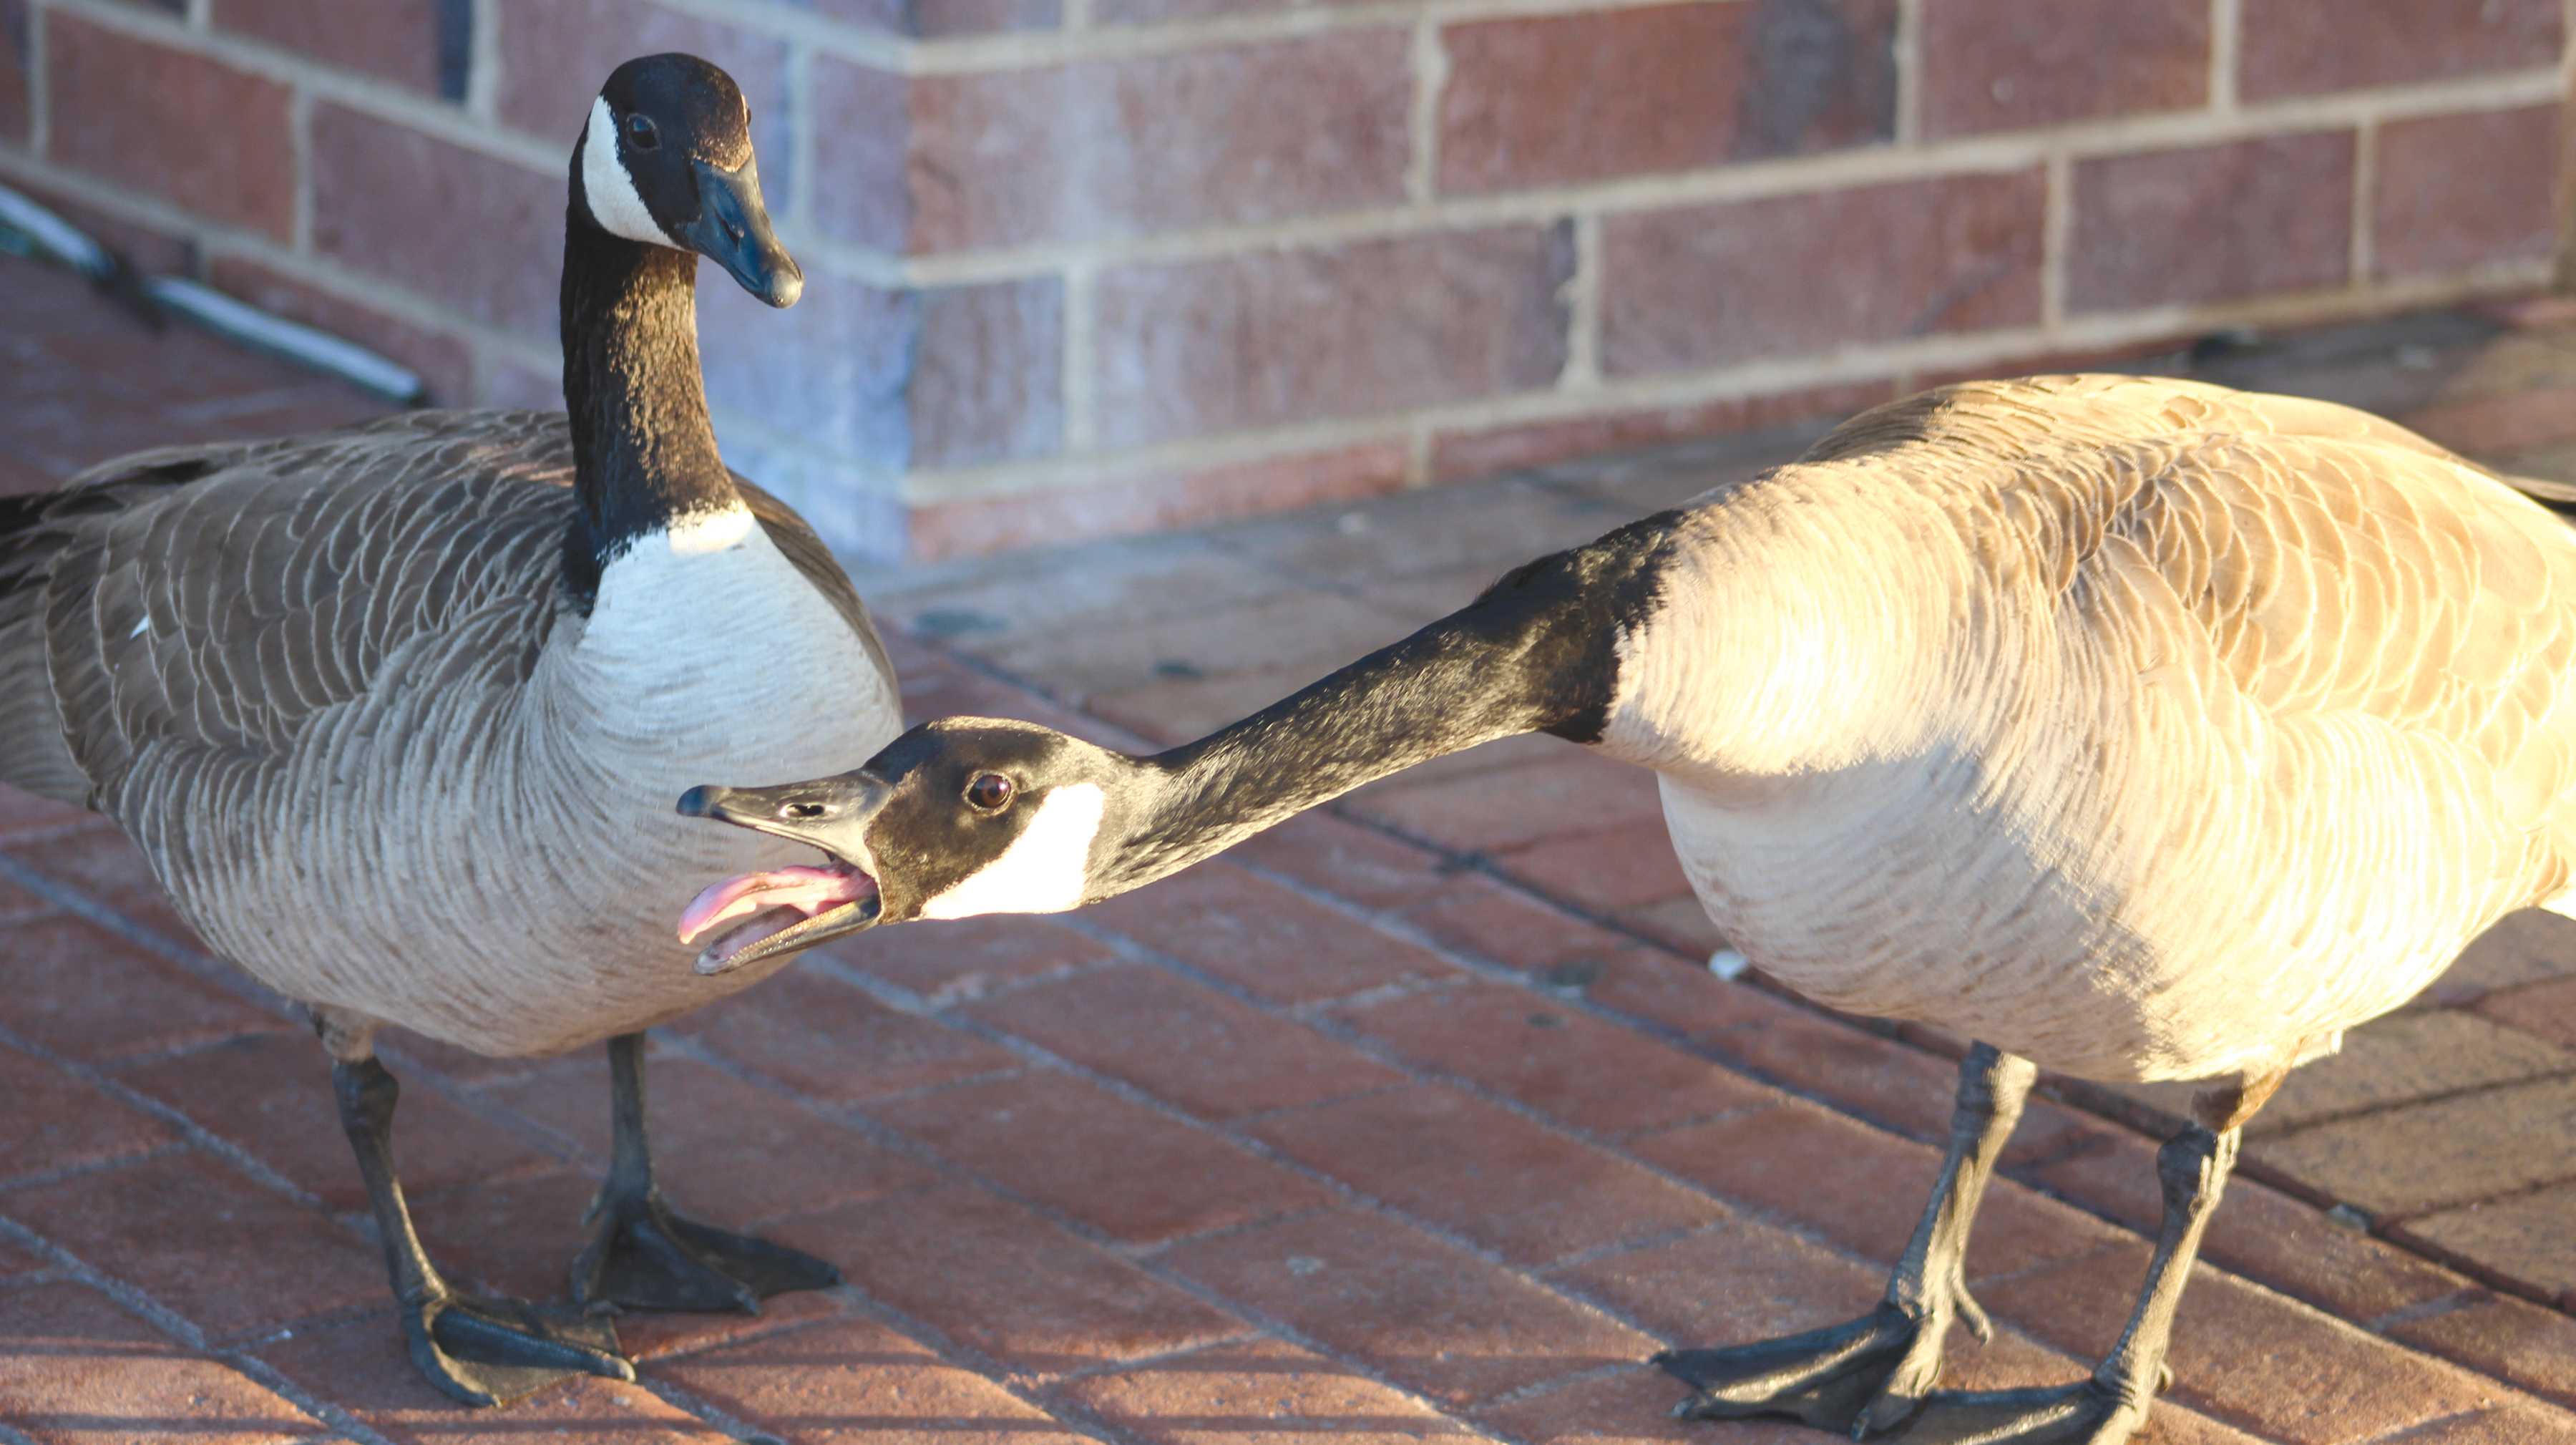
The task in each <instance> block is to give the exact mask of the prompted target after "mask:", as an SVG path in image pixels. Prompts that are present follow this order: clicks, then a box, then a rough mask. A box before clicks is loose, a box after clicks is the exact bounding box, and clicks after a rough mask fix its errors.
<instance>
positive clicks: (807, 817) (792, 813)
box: [779, 803, 823, 822]
mask: <svg viewBox="0 0 2576 1445" xmlns="http://www.w3.org/2000/svg"><path fill="white" fill-rule="evenodd" d="M779 811H780V812H781V813H782V814H783V815H784V816H786V817H790V818H794V819H796V820H797V821H799V822H811V821H813V820H814V819H816V818H819V817H822V816H823V805H822V804H820V803H790V804H788V805H787V806H786V807H785V808H783V809H780V810H779Z"/></svg>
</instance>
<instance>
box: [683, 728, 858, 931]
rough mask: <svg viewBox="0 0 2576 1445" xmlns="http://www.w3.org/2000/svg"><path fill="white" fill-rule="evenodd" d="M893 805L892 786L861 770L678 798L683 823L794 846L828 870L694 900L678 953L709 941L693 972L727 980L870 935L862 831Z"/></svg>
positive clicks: (713, 788) (736, 881)
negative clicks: (814, 852) (846, 937)
mask: <svg viewBox="0 0 2576 1445" xmlns="http://www.w3.org/2000/svg"><path fill="white" fill-rule="evenodd" d="M893 796H894V788H893V786H892V785H891V784H888V783H887V782H885V781H884V780H883V779H881V778H878V777H876V776H875V775H874V774H871V773H869V772H867V771H865V770H860V771H856V772H848V773H841V774H838V775H836V776H833V777H828V778H815V779H811V780H809V781H806V782H801V783H786V784H782V785H781V786H778V787H774V788H728V787H722V786H719V785H716V784H702V785H700V786H698V787H694V788H691V789H689V790H688V791H687V792H685V793H682V794H681V795H680V805H679V807H680V814H681V816H683V817H689V818H713V819H715V820H717V821H718V822H723V823H731V824H733V825H734V826H735V827H737V828H749V829H751V830H752V831H753V832H756V833H767V834H769V835H770V836H771V837H774V838H785V839H787V840H788V841H790V842H795V843H803V844H806V845H808V846H810V847H815V848H820V849H822V850H823V851H824V852H825V853H826V854H828V855H830V857H831V859H832V863H831V866H829V867H827V868H819V869H818V868H810V867H798V868H782V869H775V870H771V871H769V872H763V873H750V874H745V875H743V876H741V877H739V878H729V879H726V880H725V881H723V882H721V883H717V884H714V885H712V886H710V887H708V888H707V889H706V890H705V891H704V892H702V893H700V894H699V895H698V896H697V898H696V899H695V900H694V901H692V902H691V903H690V904H689V907H688V911H687V912H686V913H685V914H683V915H682V916H681V919H680V939H681V942H682V943H696V942H697V941H698V940H699V939H701V938H708V937H709V936H710V935H713V936H712V938H711V939H710V941H709V942H708V943H707V944H706V946H705V947H704V948H703V949H701V950H700V952H699V954H698V972H700V973H728V972H731V971H732V970H734V969H737V968H741V967H742V966H744V965H745V964H750V963H757V962H759V961H760V960H762V959H764V958H775V957H777V956H778V955H780V954H783V953H793V952H796V951H798V950H800V949H806V948H811V947H813V946H814V945H815V944H818V943H823V942H825V941H827V940H830V939H834V938H839V937H841V936H842V935H843V934H849V933H856V932H858V931H859V930H861V929H864V928H869V927H872V926H874V925H875V923H876V921H877V919H878V917H879V916H880V915H881V914H882V913H883V911H884V899H883V898H882V897H881V896H879V894H878V892H877V886H876V861H875V859H874V858H873V857H872V856H871V855H870V853H869V852H868V841H867V832H868V825H869V824H870V823H871V822H873V821H874V820H875V818H876V815H877V813H878V812H879V811H880V810H881V809H883V808H884V807H885V804H886V801H887V800H888V799H889V798H891V797H893ZM738 919H740V920H745V921H742V922H739V923H737V922H735V920H738ZM727 924H732V925H733V926H731V927H725V925H727ZM719 930H721V931H719Z"/></svg>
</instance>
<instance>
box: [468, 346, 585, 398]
mask: <svg viewBox="0 0 2576 1445" xmlns="http://www.w3.org/2000/svg"><path fill="white" fill-rule="evenodd" d="M474 404H475V405H476V406H488V407H497V408H499V409H501V410H503V411H515V410H523V409H530V408H533V409H535V410H537V411H561V410H562V409H563V404H564V396H563V372H562V370H561V369H560V368H557V367H531V366H525V365H522V364H521V363H519V362H517V361H515V360H513V359H511V358H510V357H507V356H502V355H498V354H495V353H492V352H486V353H484V356H483V364H482V365H481V366H479V367H477V368H475V374H474Z"/></svg>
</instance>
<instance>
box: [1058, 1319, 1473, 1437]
mask: <svg viewBox="0 0 2576 1445" xmlns="http://www.w3.org/2000/svg"><path fill="white" fill-rule="evenodd" d="M1064 1393H1065V1394H1066V1395H1067V1396H1069V1397H1071V1398H1072V1399H1073V1400H1075V1401H1076V1402H1078V1403H1080V1404H1081V1405H1082V1406H1083V1407H1084V1408H1086V1409H1088V1410H1090V1411H1091V1412H1092V1413H1093V1414H1095V1415H1098V1416H1100V1417H1101V1418H1103V1419H1105V1420H1107V1421H1109V1422H1110V1423H1111V1424H1113V1425H1115V1426H1117V1427H1118V1428H1119V1430H1120V1431H1121V1432H1122V1433H1123V1434H1126V1435H1129V1436H1133V1437H1135V1438H1137V1439H1141V1440H1147V1441H1152V1442H1154V1445H1297V1442H1300V1441H1304V1440H1308V1439H1311V1438H1312V1437H1313V1436H1314V1435H1315V1434H1316V1433H1318V1432H1324V1433H1329V1434H1330V1436H1331V1437H1332V1438H1333V1439H1334V1440H1336V1441H1347V1442H1350V1445H1398V1442H1401V1441H1408V1440H1420V1439H1422V1438H1424V1437H1426V1436H1443V1435H1461V1434H1465V1433H1466V1432H1465V1431H1464V1430H1463V1429H1462V1428H1461V1427H1460V1426H1459V1425H1457V1424H1456V1423H1455V1422H1453V1421H1450V1420H1448V1419H1445V1418H1443V1417H1442V1416H1441V1415H1440V1414H1438V1413H1437V1412H1435V1411H1433V1410H1432V1409H1430V1408H1429V1407H1428V1406H1425V1405H1424V1404H1423V1403H1422V1402H1421V1401H1419V1400H1416V1399H1414V1398H1412V1397H1411V1396H1409V1395H1405V1394H1402V1393H1400V1392H1398V1391H1395V1390H1390V1389H1388V1388H1387V1387H1386V1386H1384V1385H1381V1384H1379V1383H1377V1382H1376V1381H1374V1380H1371V1379H1369V1378H1367V1377H1366V1376H1364V1375H1361V1374H1359V1373H1358V1372H1356V1371H1354V1370H1352V1369H1351V1368H1350V1367H1349V1366H1346V1365H1338V1364H1335V1363H1333V1362H1332V1361H1330V1360H1327V1359H1325V1358H1323V1357H1322V1356H1320V1355H1316V1354H1312V1353H1310V1352H1308V1351H1306V1350H1301V1349H1298V1348H1297V1347H1296V1346H1294V1345H1289V1344H1284V1343H1281V1342H1280V1341H1277V1340H1256V1341H1253V1342H1251V1343H1249V1344H1241V1345H1217V1346H1214V1347H1212V1348H1209V1349H1205V1350H1201V1351H1199V1352H1198V1353H1196V1354H1193V1355H1187V1356H1183V1357H1181V1358H1179V1359H1174V1360H1163V1361H1159V1362H1157V1363H1154V1364H1150V1365H1142V1366H1139V1367H1137V1368H1135V1369H1133V1370H1126V1371H1122V1372H1120V1373H1118V1374H1114V1375H1094V1376H1092V1377H1090V1378H1088V1379H1083V1380H1077V1381H1074V1382H1073V1383H1071V1384H1069V1385H1067V1386H1065V1388H1064Z"/></svg>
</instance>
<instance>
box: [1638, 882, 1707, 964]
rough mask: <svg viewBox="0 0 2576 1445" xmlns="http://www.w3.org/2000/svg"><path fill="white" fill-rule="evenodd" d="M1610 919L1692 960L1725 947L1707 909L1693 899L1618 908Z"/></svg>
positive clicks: (1674, 899)
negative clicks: (1612, 918)
mask: <svg viewBox="0 0 2576 1445" xmlns="http://www.w3.org/2000/svg"><path fill="white" fill-rule="evenodd" d="M1612 917H1614V918H1615V919H1617V920H1618V923H1619V926H1620V927H1622V928H1626V929H1630V930H1633V931H1634V932H1637V933H1640V934H1643V935H1645V937H1646V938H1648V939H1649V940H1651V941H1653V942H1655V943H1658V944H1661V945H1662V946H1664V947H1666V948H1669V949H1672V950H1673V951H1675V952H1677V953H1680V954H1682V955H1683V956H1685V957H1687V958H1690V959H1693V960H1699V959H1705V958H1707V957H1708V956H1709V955H1710V954H1712V953H1715V952H1716V951H1717V950H1719V949H1721V948H1724V947H1726V936H1725V935H1724V934H1722V933H1720V932H1718V930H1717V925H1716V924H1715V923H1714V922H1711V921H1710V919H1709V916H1708V910H1707V909H1705V908H1703V907H1701V906H1700V901H1699V899H1698V898H1697V897H1695V896H1691V895H1688V894H1685V895H1684V896H1682V897H1680V898H1667V899H1664V900H1663V901H1661V902H1659V903H1641V904H1638V905H1636V906H1635V907H1632V908H1622V909H1619V910H1617V911H1616V912H1615V913H1613V914H1612Z"/></svg>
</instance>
